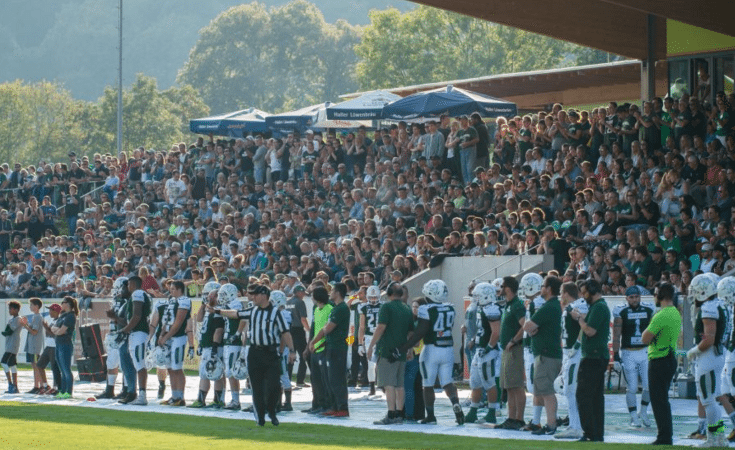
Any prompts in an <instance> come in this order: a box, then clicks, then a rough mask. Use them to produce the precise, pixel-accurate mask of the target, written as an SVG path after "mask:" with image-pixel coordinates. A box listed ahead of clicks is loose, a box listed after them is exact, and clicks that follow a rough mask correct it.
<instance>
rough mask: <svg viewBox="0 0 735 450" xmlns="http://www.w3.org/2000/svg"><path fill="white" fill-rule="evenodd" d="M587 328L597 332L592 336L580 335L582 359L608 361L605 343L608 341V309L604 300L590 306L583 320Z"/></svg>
mask: <svg viewBox="0 0 735 450" xmlns="http://www.w3.org/2000/svg"><path fill="white" fill-rule="evenodd" d="M585 322H587V326H589V327H592V328H594V329H595V330H597V333H595V335H594V336H591V337H590V336H587V334H586V333H584V332H583V333H582V357H583V358H600V359H604V360H608V359H610V350H609V349H608V346H607V343H608V341H609V340H610V308H608V307H607V303H605V299H602V298H601V299H599V300H598V301H596V302H595V303H593V304H592V305H590V310H589V312H588V313H587V317H586V318H585Z"/></svg>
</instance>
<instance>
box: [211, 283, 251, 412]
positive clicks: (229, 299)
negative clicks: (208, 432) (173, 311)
mask: <svg viewBox="0 0 735 450" xmlns="http://www.w3.org/2000/svg"><path fill="white" fill-rule="evenodd" d="M237 297H238V291H237V286H235V285H234V284H231V283H228V284H225V285H224V286H222V287H221V288H220V289H219V292H218V294H217V301H218V303H219V304H220V306H221V307H222V308H226V309H234V310H236V311H240V310H241V309H243V307H242V302H241V301H240V300H238V298H237ZM224 321H225V329H224V334H223V336H222V342H223V343H224V350H225V376H226V377H227V379H228V380H229V382H230V394H231V396H232V400H230V403H228V404H227V406H225V409H228V410H233V411H239V410H240V380H238V379H237V378H235V376H234V375H233V370H232V369H233V367H234V366H235V362H236V361H237V360H238V359H239V358H241V357H242V355H241V353H243V352H242V350H243V347H242V332H243V329H244V327H245V323H246V322H245V321H244V320H240V319H237V318H229V317H228V318H225V319H224Z"/></svg>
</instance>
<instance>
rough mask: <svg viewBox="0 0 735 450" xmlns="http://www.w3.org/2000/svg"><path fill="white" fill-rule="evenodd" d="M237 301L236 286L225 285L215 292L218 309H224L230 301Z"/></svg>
mask: <svg viewBox="0 0 735 450" xmlns="http://www.w3.org/2000/svg"><path fill="white" fill-rule="evenodd" d="M233 300H237V286H235V285H234V284H232V283H227V284H225V285H223V286H222V287H220V288H219V291H217V304H218V305H219V306H220V307H226V306H227V305H229V304H230V302H231V301H233Z"/></svg>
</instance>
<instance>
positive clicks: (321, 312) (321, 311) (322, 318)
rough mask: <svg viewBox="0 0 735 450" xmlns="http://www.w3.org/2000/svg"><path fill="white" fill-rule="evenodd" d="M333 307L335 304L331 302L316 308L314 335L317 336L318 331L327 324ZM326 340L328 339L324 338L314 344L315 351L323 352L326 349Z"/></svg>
mask: <svg viewBox="0 0 735 450" xmlns="http://www.w3.org/2000/svg"><path fill="white" fill-rule="evenodd" d="M332 308H333V306H332V305H331V304H329V303H327V304H326V305H324V306H322V307H321V308H314V325H313V326H314V336H316V335H317V333H319V332H320V331H321V330H322V328H324V327H325V326H326V325H327V322H328V321H329V315H330V314H331V313H332ZM324 341H326V338H322V340H321V341H319V342H317V343H316V344H314V353H321V352H323V351H324Z"/></svg>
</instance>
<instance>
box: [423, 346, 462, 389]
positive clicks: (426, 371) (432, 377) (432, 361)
mask: <svg viewBox="0 0 735 450" xmlns="http://www.w3.org/2000/svg"><path fill="white" fill-rule="evenodd" d="M453 366H454V348H452V347H451V346H450V347H437V346H436V345H434V344H426V345H425V346H424V350H423V351H422V352H421V356H420V357H419V369H420V370H421V378H422V380H423V385H424V387H433V386H434V382H435V381H436V377H437V376H439V385H440V386H441V387H444V386H446V385H448V384H451V383H452V381H453V380H452V369H453Z"/></svg>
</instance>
